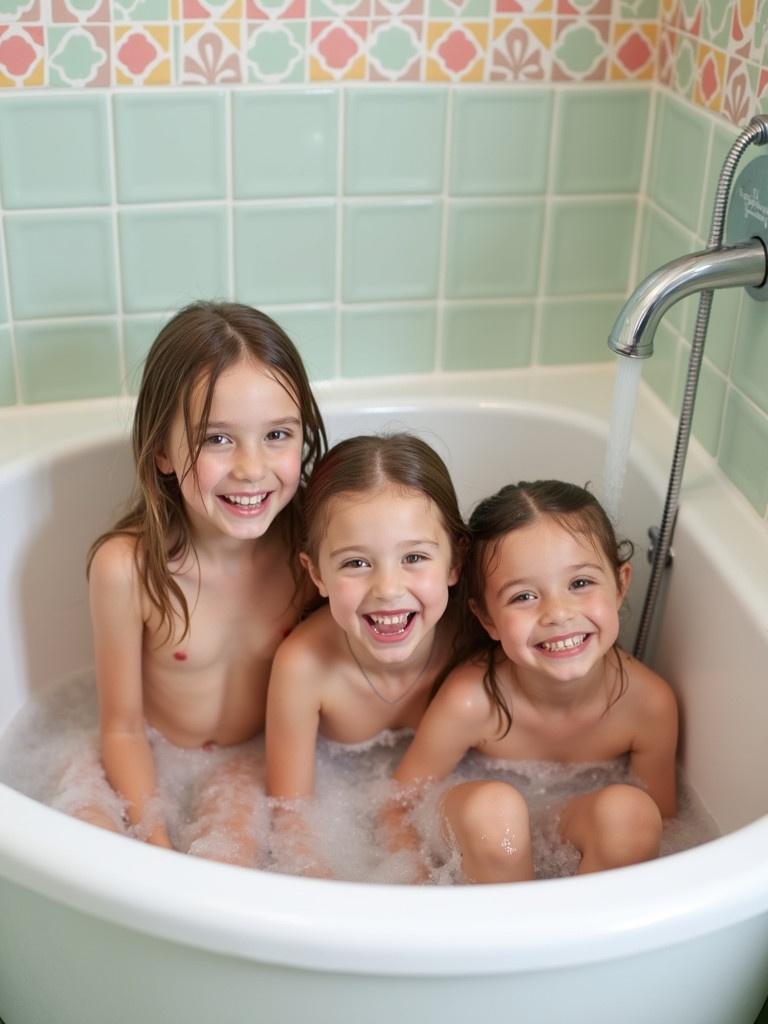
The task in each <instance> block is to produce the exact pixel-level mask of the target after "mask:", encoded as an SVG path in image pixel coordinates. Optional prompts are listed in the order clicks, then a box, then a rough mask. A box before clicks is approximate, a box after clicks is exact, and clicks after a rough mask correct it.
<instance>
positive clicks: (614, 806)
mask: <svg viewBox="0 0 768 1024" xmlns="http://www.w3.org/2000/svg"><path fill="white" fill-rule="evenodd" d="M593 814H594V834H593V840H594V844H595V848H596V854H597V855H598V856H599V858H600V860H601V861H603V863H604V864H605V866H606V867H620V866H621V865H624V864H637V863H639V862H641V861H645V860H651V859H652V858H653V857H656V856H658V853H659V846H660V844H661V832H662V818H661V812H660V811H659V808H658V807H657V805H656V803H655V801H654V800H653V799H652V798H651V797H650V796H649V795H648V794H647V793H645V792H644V791H643V790H641V789H637V788H636V787H635V786H625V785H616V786H609V787H607V788H606V789H604V790H602V791H601V792H600V793H599V794H597V797H596V800H595V805H594V808H593Z"/></svg>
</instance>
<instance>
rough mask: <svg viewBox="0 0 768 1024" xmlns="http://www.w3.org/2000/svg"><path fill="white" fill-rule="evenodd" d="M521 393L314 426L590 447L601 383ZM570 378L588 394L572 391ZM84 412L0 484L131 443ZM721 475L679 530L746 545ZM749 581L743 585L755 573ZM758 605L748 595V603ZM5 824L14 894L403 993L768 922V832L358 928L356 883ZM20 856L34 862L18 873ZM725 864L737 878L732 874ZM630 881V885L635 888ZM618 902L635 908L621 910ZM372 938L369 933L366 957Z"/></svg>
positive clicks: (697, 483)
mask: <svg viewBox="0 0 768 1024" xmlns="http://www.w3.org/2000/svg"><path fill="white" fill-rule="evenodd" d="M525 375H526V379H525V380H524V381H523V380H522V378H520V377H519V376H518V375H516V374H512V375H509V376H507V375H503V374H500V375H494V377H493V380H492V381H491V380H488V379H486V378H483V377H475V378H473V379H472V381H471V382H470V383H472V384H473V386H474V385H477V390H476V391H475V392H474V393H472V392H471V389H470V393H469V394H467V393H466V392H465V391H464V389H463V388H462V391H461V392H460V393H457V394H454V395H445V394H444V393H443V386H442V384H441V382H440V381H437V382H430V384H431V385H432V386H433V387H434V388H436V389H440V390H436V391H435V393H433V394H426V395H425V394H421V393H419V390H418V389H419V386H420V385H419V382H418V381H414V380H411V379H409V380H407V381H405V382H404V385H403V387H402V388H398V389H395V390H394V394H396V395H397V397H396V398H392V393H393V389H392V383H391V381H380V382H375V386H373V385H370V384H369V383H366V386H365V387H362V386H358V385H357V383H356V382H353V384H352V385H351V386H350V387H348V388H341V389H335V388H334V387H329V388H327V389H325V390H323V389H322V388H318V389H317V390H318V397H319V399H320V402H321V407H322V408H323V411H324V413H325V412H326V411H327V410H326V405H328V406H330V405H331V404H333V405H334V406H336V405H337V406H338V407H339V408H345V409H349V408H359V407H360V402H361V398H362V399H363V400H365V401H366V402H367V403H368V407H370V408H373V407H375V408H378V409H386V410H387V411H390V410H391V411H392V412H393V414H401V413H403V412H407V410H409V409H412V408H414V406H415V405H416V404H418V406H419V407H420V408H424V407H426V406H429V407H434V408H437V407H440V406H441V405H442V406H445V405H446V404H448V405H450V407H451V408H455V407H456V402H469V403H471V404H472V405H473V407H474V406H476V405H477V404H478V401H479V402H480V404H481V405H482V406H484V407H486V408H496V407H499V406H502V407H504V408H509V407H510V406H514V405H515V404H517V403H518V401H519V402H522V403H523V404H524V406H525V408H526V410H528V411H531V410H533V409H535V408H536V407H537V406H538V407H539V409H540V411H546V412H547V414H548V415H552V414H553V413H554V414H555V415H558V416H562V418H563V419H565V420H568V421H571V420H572V419H573V416H574V414H577V415H578V416H579V419H580V421H581V422H582V423H583V424H584V425H585V426H588V427H589V429H598V430H599V429H602V430H603V432H604V430H605V426H604V419H605V418H606V417H607V409H608V406H609V403H610V381H611V379H612V374H611V373H610V372H608V373H606V372H605V371H604V369H600V368H598V369H597V370H594V369H593V368H590V370H589V372H588V373H587V372H582V373H579V372H578V371H575V372H574V370H573V368H569V369H568V371H567V372H563V371H562V370H558V371H554V372H553V371H549V370H544V371H541V372H538V373H537V372H535V371H530V370H528V371H525ZM575 377H578V380H579V384H580V385H583V386H584V387H579V388H575V387H574V378H575ZM512 385H514V386H512ZM479 392H482V393H479ZM510 392H512V393H510ZM577 392H578V393H577ZM387 393H388V394H387ZM377 396H378V397H377ZM595 396H597V399H596V398H595ZM82 406H83V407H82V409H79V408H78V409H73V408H72V407H71V406H69V405H68V406H67V409H66V410H61V411H63V412H64V413H65V414H71V418H72V420H73V430H72V431H70V432H69V433H68V434H67V433H66V432H61V433H57V434H56V435H55V440H53V441H51V440H50V437H48V438H46V436H45V434H46V432H45V430H40V431H39V432H38V433H39V438H38V437H37V435H35V431H34V430H33V432H32V433H33V435H35V436H33V437H32V438H31V442H30V444H29V446H28V447H27V449H26V451H25V452H24V453H23V454H22V455H21V456H19V457H16V458H15V457H13V453H11V454H10V455H9V456H8V457H7V458H3V457H2V453H0V482H2V481H3V480H6V481H10V480H11V479H13V477H14V474H16V473H19V472H25V471H26V470H27V469H29V468H31V467H33V466H35V465H44V464H45V463H46V462H48V461H50V460H51V459H54V458H58V457H60V456H61V455H62V454H65V453H68V452H72V453H76V452H77V451H79V450H81V449H82V448H84V447H89V446H91V445H92V444H93V443H96V444H111V443H113V442H114V440H115V439H118V438H124V437H125V436H126V435H127V433H128V428H129V421H130V410H131V408H132V400H130V399H118V400H113V399H112V400H102V401H101V402H97V403H82ZM563 406H565V410H564V409H563ZM643 407H645V412H644V411H643ZM601 414H602V415H601ZM56 415H57V410H55V409H50V408H46V409H45V410H37V409H18V410H12V411H11V412H8V411H7V410H5V411H4V413H3V415H2V417H0V428H1V427H2V426H3V425H4V424H6V423H8V424H13V423H15V422H18V423H24V421H25V420H27V419H30V420H36V421H37V424H38V425H40V424H44V423H46V422H54V421H55V419H56ZM638 419H639V421H640V422H646V423H647V425H648V428H649V429H648V430H647V432H645V433H644V436H643V438H642V443H641V444H640V445H639V446H637V448H636V447H635V446H634V445H633V456H634V458H635V459H636V461H637V464H638V467H639V468H642V469H643V470H644V471H645V472H647V474H648V475H649V479H650V480H651V481H652V482H653V481H655V483H656V486H657V490H658V489H659V488H663V486H664V483H665V479H666V477H665V474H666V469H667V462H668V460H669V458H670V457H671V450H672V448H671V443H670V437H671V430H672V429H673V420H672V417H671V415H670V414H669V413H668V411H667V410H666V409H665V408H664V407H663V406H662V405H661V403H659V402H658V400H657V399H656V398H655V396H654V395H653V394H652V393H650V392H649V391H648V390H647V389H645V390H644V391H643V392H641V396H640V401H639V403H638ZM105 424H112V425H111V426H109V427H105ZM94 430H95V431H96V433H95V434H94ZM94 436H95V437H96V438H97V439H96V441H94V440H93V438H94ZM660 453H661V458H660V457H659V454H660ZM718 474H719V471H717V470H716V467H714V464H713V462H712V460H711V459H708V457H707V456H706V455H703V454H702V452H701V451H697V449H696V446H695V445H694V447H693V449H692V451H691V455H690V456H689V468H688V470H687V472H686V486H685V487H684V505H683V509H682V511H681V524H682V523H683V522H684V521H686V520H687V519H688V518H690V521H691V522H692V523H693V524H694V526H697V525H698V524H699V523H700V522H703V523H704V525H707V515H709V514H711V513H712V510H713V509H714V510H715V512H716V514H717V515H720V516H730V515H732V514H743V522H744V524H745V529H746V530H747V533H748V536H757V532H758V529H759V526H758V525H756V524H755V523H754V518H755V517H754V513H753V512H752V510H751V507H749V508H748V507H747V503H746V499H744V498H743V496H741V495H740V494H738V492H737V491H736V490H735V488H733V487H732V486H731V485H730V484H729V483H728V482H727V481H726V480H725V478H723V477H722V474H719V475H718ZM686 489H688V490H689V491H690V494H691V497H687V496H686ZM734 510H735V511H734ZM747 513H748V514H747ZM750 516H751V517H752V518H750ZM741 521H742V520H739V522H741ZM762 525H763V526H764V525H765V524H762ZM749 530H751V531H752V532H751V533H749ZM710 532H711V531H710ZM715 532H716V531H715ZM737 533H739V536H738V538H737V540H738V541H739V542H741V533H740V531H737ZM763 542H764V536H763ZM744 550H745V552H746V550H747V549H746V548H745V549H744ZM752 554H753V555H754V552H752ZM717 557H720V555H718V556H717ZM723 557H724V556H723ZM765 557H766V562H768V555H766V556H765ZM724 564H726V563H724ZM729 565H730V564H729ZM730 567H731V568H732V566H730ZM750 567H751V570H752V572H756V567H755V562H754V558H752V560H751V562H750ZM764 578H768V575H766V576H765V577H764ZM753 589H754V590H755V593H756V594H757V593H758V591H759V588H758V587H755V588H753ZM760 596H761V598H762V601H763V604H762V605H759V607H758V606H757V605H756V606H755V607H754V612H755V615H762V613H763V609H764V608H765V606H766V595H765V593H763V594H762V595H760ZM52 815H57V819H58V820H56V821H54V819H53V818H52V817H51V816H52ZM0 820H3V821H13V822H14V832H13V835H12V836H6V837H0V870H2V872H3V873H4V874H6V875H7V876H8V877H9V878H10V879H11V880H13V881H14V882H16V883H17V884H19V885H23V886H26V887H28V888H33V889H35V890H36V891H38V892H40V893H42V894H44V895H46V896H49V897H50V898H52V899H55V900H57V901H60V902H62V903H66V904H67V905H69V906H72V907H75V908H77V909H79V910H82V911H83V912H85V913H87V914H94V915H95V916H98V917H102V918H103V919H106V920H111V921H115V922H117V923H119V924H122V925H124V926H125V927H128V928H132V929H135V930H138V931H143V932H147V933H149V934H152V935H156V936H159V937H162V938H165V939H168V940H171V941H174V942H179V943H182V944H185V945H191V946H197V947H199V948H203V949H206V950H210V951H213V952H219V953H223V954H231V955H235V956H239V957H244V958H246V959H257V960H259V961H260V962H264V963H273V964H282V965H285V966H290V967H307V968H311V969H316V970H327V971H339V970H340V971H344V972H348V973H354V974H357V973H369V974H370V973H374V974H389V973H397V974H403V975H441V974H456V973H459V974H461V973H463V974H476V975H482V974H493V973H501V972H505V973H506V972H510V971H518V970H520V971H522V970H530V969H542V970H543V969H549V968H552V967H554V966H563V965H569V964H572V965H576V964H584V963H590V962H599V961H602V960H609V959H615V958H617V957H619V956H621V955H624V954H628V953H636V952H642V951H643V950H650V949H654V948H657V947H658V946H659V945H660V944H673V943H677V942H682V941H685V940H686V939H689V938H692V937H696V936H699V935H704V934H707V933H709V932H712V931H714V930H716V929H719V928H721V927H725V926H728V925H732V924H737V923H738V922H739V921H742V920H745V919H747V918H749V917H752V916H755V914H762V913H765V908H766V907H767V906H768V859H766V858H765V857H764V856H763V855H762V853H761V851H763V850H765V849H768V816H764V817H763V818H760V819H758V820H757V821H755V822H752V823H751V824H749V825H746V826H744V827H743V828H741V829H738V830H736V831H735V832H732V833H730V834H729V835H727V836H723V837H721V838H720V839H717V840H714V841H712V842H711V843H708V844H706V845H705V846H702V847H698V848H695V849H693V850H688V851H685V852H683V853H680V854H675V855H672V856H671V857H668V858H664V859H663V860H659V861H655V862H653V863H651V864H646V865H637V866H635V867H632V868H626V869H622V870H621V871H617V872H604V873H602V874H601V875H600V876H591V877H587V878H578V879H562V880H556V881H552V882H535V883H524V884H523V885H521V886H516V887H514V893H513V894H511V893H510V892H509V890H510V888H511V887H503V889H504V894H502V896H500V895H499V892H498V890H499V888H501V887H488V888H487V889H485V890H482V891H481V890H477V889H464V888H454V889H451V890H440V889H416V890H414V889H413V888H411V887H398V886H368V887H367V889H368V891H369V899H370V901H371V902H370V905H367V910H368V911H369V916H368V918H367V919H366V920H365V921H363V922H362V924H361V921H360V914H359V911H360V906H361V901H360V898H359V897H360V886H359V885H357V884H355V883H343V882H318V881H314V880H307V879H294V878H287V877H286V876H278V875H266V874H262V873H259V872H252V871H249V872H243V871H242V870H241V869H237V868H232V867H227V866H224V865H218V864H211V863H209V862H205V863H201V862H197V861H195V860H194V858H188V857H182V856H181V855H178V854H173V853H169V852H167V851H162V850H157V849H154V848H151V847H147V846H143V845H141V844H137V843H134V842H132V841H130V840H126V839H124V838H122V837H118V836H112V835H109V834H107V833H102V832H99V831H98V830H96V829H93V828H91V827H90V826H87V825H85V824H83V823H81V822H77V821H73V820H72V819H69V818H66V817H65V816H64V815H60V814H58V812H56V811H53V810H51V809H49V808H46V807H43V806H41V805H39V804H36V803H35V802H34V801H31V800H29V799H28V798H26V797H24V796H22V795H21V794H18V793H15V792H14V791H12V790H9V789H8V788H7V787H5V786H0ZM51 837H53V838H54V839H55V840H56V841H57V843H58V849H57V854H58V858H59V859H58V860H57V861H56V862H55V863H54V864H51V863H49V861H50V854H49V852H47V851H43V849H42V843H43V842H48V841H50V838H51ZM104 844H106V845H104ZM30 851H32V853H34V854H35V856H33V857H30V856H29V854H30ZM146 858H149V859H148V860H147V859H146ZM734 864H738V865H739V867H738V871H737V872H736V871H734V869H733V865H734ZM200 871H203V874H202V875H199V874H198V872H200ZM627 872H631V873H632V877H631V879H630V877H629V876H628V875H627ZM133 875H135V876H136V878H138V879H139V880H140V882H141V884H138V882H137V881H136V879H135V878H132V876H133ZM127 879H131V883H132V884H131V885H128V884H127V882H126V880H127ZM116 881H117V883H118V884H119V885H121V886H123V888H122V891H119V898H116V897H115V882H116ZM670 883H672V884H670ZM532 887H533V888H532ZM565 887H568V888H565ZM187 889H188V890H189V891H194V892H196V894H197V895H196V896H195V899H194V900H193V901H192V904H191V905H190V904H188V903H187V902H186V901H185V900H183V899H179V898H177V897H178V895H179V892H182V890H183V891H187ZM176 890H178V892H177V891H176ZM206 890H211V891H206ZM626 890H630V891H631V893H632V894H633V899H632V900H631V901H628V900H627V895H626ZM670 890H671V894H670ZM182 894H183V893H182ZM758 895H759V896H760V899H758V898H756V897H758ZM507 899H508V900H509V901H510V907H511V915H512V917H513V920H512V921H511V922H510V921H509V920H508V919H506V918H503V919H502V920H499V915H498V905H499V902H500V900H502V902H503V901H506V900H507ZM756 904H757V905H758V906H757V910H756V909H755V906H756ZM308 908H309V911H308ZM671 908H674V910H672V909H671ZM414 910H416V911H417V912H416V913H414ZM427 919H428V924H429V927H427V926H426V923H425V922H426V920H427ZM224 920H226V925H225V924H223V923H222V922H223V921H224ZM404 920H407V922H408V926H407V929H406V928H403V921H404ZM329 921H332V922H333V927H332V928H331V929H329V927H328V923H329ZM371 930H375V931H376V933H377V935H376V941H377V945H375V946H373V947H372V946H371V944H370V941H369V940H370V936H369V932H370V931H371ZM458 932H460V933H461V934H460V935H459V934H457V933H458ZM363 935H365V940H364V941H362V936H363ZM553 937H554V941H553Z"/></svg>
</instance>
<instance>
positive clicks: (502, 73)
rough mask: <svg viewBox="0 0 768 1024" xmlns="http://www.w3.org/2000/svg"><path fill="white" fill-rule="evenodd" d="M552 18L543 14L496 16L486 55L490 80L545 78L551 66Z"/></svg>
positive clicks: (518, 80) (523, 80)
mask: <svg viewBox="0 0 768 1024" xmlns="http://www.w3.org/2000/svg"><path fill="white" fill-rule="evenodd" d="M551 38H552V22H551V20H550V19H544V18H538V19H536V18H505V19H498V20H497V21H495V22H494V26H493V42H492V44H491V50H490V54H489V59H488V77H489V79H490V80H491V81H492V82H546V81H548V80H549V75H550V71H551V67H552V53H551Z"/></svg>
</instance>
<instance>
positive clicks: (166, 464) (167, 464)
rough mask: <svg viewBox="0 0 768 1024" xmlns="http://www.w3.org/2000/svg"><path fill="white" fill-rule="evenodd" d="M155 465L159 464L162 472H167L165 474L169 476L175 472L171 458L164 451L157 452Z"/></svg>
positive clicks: (158, 466)
mask: <svg viewBox="0 0 768 1024" xmlns="http://www.w3.org/2000/svg"><path fill="white" fill-rule="evenodd" d="M155 465H156V466H157V468H158V469H159V470H160V472H161V473H164V474H165V476H168V475H169V474H172V473H173V466H172V465H171V460H170V459H169V458H168V456H167V455H166V454H165V452H164V451H157V452H155Z"/></svg>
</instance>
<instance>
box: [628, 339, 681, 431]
mask: <svg viewBox="0 0 768 1024" xmlns="http://www.w3.org/2000/svg"><path fill="white" fill-rule="evenodd" d="M679 348H680V341H679V339H678V337H677V335H676V334H675V332H674V331H673V330H672V329H671V328H670V327H669V326H668V325H667V324H665V323H664V322H663V321H662V322H661V323H660V324H659V327H658V330H657V331H656V345H655V348H654V353H653V356H652V357H651V358H650V359H644V360H643V380H644V381H645V382H646V383H647V384H649V385H650V387H651V388H653V390H654V391H655V392H656V394H657V395H658V396H659V398H660V399H661V400H662V402H663V403H664V404H665V405H666V406H667V408H669V409H672V411H673V412H677V393H678V391H677V381H678V376H677V365H678V350H679ZM616 358H619V357H618V356H617V357H616Z"/></svg>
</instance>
